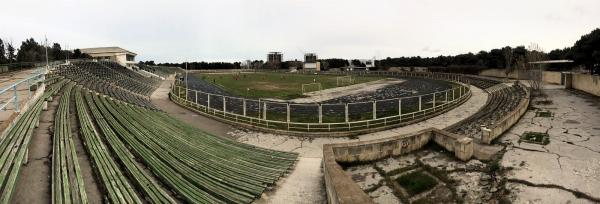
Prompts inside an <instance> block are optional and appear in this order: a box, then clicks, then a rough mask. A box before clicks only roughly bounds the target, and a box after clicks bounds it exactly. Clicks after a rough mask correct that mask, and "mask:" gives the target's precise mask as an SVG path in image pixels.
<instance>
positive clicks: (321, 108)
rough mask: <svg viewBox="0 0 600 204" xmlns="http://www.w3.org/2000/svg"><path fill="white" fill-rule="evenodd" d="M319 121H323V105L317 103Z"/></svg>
mask: <svg viewBox="0 0 600 204" xmlns="http://www.w3.org/2000/svg"><path fill="white" fill-rule="evenodd" d="M319 123H323V105H322V104H319Z"/></svg>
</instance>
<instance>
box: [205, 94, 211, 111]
mask: <svg viewBox="0 0 600 204" xmlns="http://www.w3.org/2000/svg"><path fill="white" fill-rule="evenodd" d="M206 95H207V97H206V106H208V109H210V94H209V93H207V94H206ZM207 111H208V110H207Z"/></svg>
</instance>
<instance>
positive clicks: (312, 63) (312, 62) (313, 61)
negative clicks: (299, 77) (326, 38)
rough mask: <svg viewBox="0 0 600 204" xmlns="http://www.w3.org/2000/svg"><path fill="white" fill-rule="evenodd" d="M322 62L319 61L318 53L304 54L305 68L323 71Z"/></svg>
mask: <svg viewBox="0 0 600 204" xmlns="http://www.w3.org/2000/svg"><path fill="white" fill-rule="evenodd" d="M320 65H321V64H320V63H319V61H317V54H315V53H306V54H304V68H303V69H305V70H312V71H321V66H320Z"/></svg>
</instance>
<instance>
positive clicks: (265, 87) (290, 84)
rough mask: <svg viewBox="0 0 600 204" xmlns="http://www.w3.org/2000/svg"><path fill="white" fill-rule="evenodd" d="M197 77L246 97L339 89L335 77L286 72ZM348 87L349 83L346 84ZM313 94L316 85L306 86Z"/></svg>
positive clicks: (360, 80) (366, 79) (298, 95)
mask: <svg viewBox="0 0 600 204" xmlns="http://www.w3.org/2000/svg"><path fill="white" fill-rule="evenodd" d="M194 77H199V78H201V79H203V80H205V81H207V82H209V83H213V84H215V85H217V86H219V87H221V88H222V89H224V90H225V91H227V92H230V93H232V94H236V95H239V96H244V97H248V98H276V99H286V100H287V99H294V98H301V97H304V95H302V84H309V83H320V84H321V90H325V89H330V88H335V87H338V86H337V84H338V82H337V77H339V76H336V75H307V74H286V73H198V74H195V75H194ZM352 77H353V79H354V84H358V83H365V82H369V81H375V80H379V79H383V78H384V77H372V76H369V77H363V76H352ZM345 85H346V86H347V85H351V84H345ZM305 88H306V89H311V90H314V91H316V89H317V88H316V86H311V85H308V86H305Z"/></svg>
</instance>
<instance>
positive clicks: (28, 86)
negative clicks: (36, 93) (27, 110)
mask: <svg viewBox="0 0 600 204" xmlns="http://www.w3.org/2000/svg"><path fill="white" fill-rule="evenodd" d="M27 98H31V83H30V82H29V79H27Z"/></svg>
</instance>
